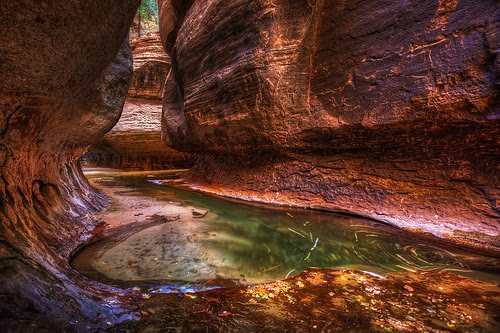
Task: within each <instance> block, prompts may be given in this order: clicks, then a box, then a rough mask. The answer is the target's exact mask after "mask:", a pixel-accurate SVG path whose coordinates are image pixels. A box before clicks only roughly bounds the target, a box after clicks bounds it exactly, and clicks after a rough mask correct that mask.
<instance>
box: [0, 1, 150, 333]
mask: <svg viewBox="0 0 500 333" xmlns="http://www.w3.org/2000/svg"><path fill="white" fill-rule="evenodd" d="M139 2H140V1H138V0H126V1H122V0H120V1H118V0H110V1H61V0H54V1H50V2H46V1H42V2H40V1H32V0H21V1H7V2H4V3H2V10H1V11H0V29H1V31H2V34H1V35H0V48H1V52H0V327H2V330H5V331H18V330H25V329H27V328H29V330H30V331H34V330H37V331H39V330H40V329H46V331H51V332H55V331H56V328H57V329H58V330H57V331H62V330H66V331H72V330H77V331H84V330H87V329H88V328H87V325H90V326H92V327H93V328H98V327H100V326H102V325H104V326H106V321H109V322H115V321H116V320H117V317H116V316H114V315H112V314H111V307H109V306H107V305H106V304H104V302H105V301H106V298H104V295H105V294H104V293H103V292H104V291H105V290H104V289H102V287H99V286H94V288H93V289H94V290H93V291H92V290H91V289H90V288H88V286H89V282H88V281H86V280H84V279H82V278H81V277H80V275H79V274H77V273H76V272H74V271H73V270H72V269H71V268H70V267H69V264H68V257H69V255H70V253H71V251H72V250H73V249H74V248H75V247H76V245H77V244H78V243H80V242H81V241H82V237H83V235H85V234H88V232H89V231H90V230H92V229H93V227H94V221H93V220H92V218H91V215H90V214H92V213H96V212H97V211H98V210H99V209H101V208H102V207H103V205H104V204H105V203H106V200H105V198H104V197H103V196H101V195H99V194H98V193H96V192H95V191H94V190H93V189H92V188H91V187H90V185H89V184H88V182H87V181H86V179H85V178H84V177H83V175H82V174H81V171H80V170H79V167H78V165H77V161H78V157H79V156H80V155H81V154H82V153H83V152H84V151H85V149H86V147H87V146H88V145H90V144H92V143H94V142H95V141H97V140H98V139H99V138H100V137H102V136H103V135H104V134H105V133H106V132H107V131H109V130H110V129H111V128H112V127H113V125H114V124H115V123H116V122H117V121H118V118H119V117H120V113H121V109H122V107H123V103H124V99H125V96H126V93H127V89H128V85H129V83H130V78H131V74H132V59H131V52H130V48H129V44H128V41H127V33H128V28H129V26H130V23H131V21H132V19H133V16H134V13H135V10H136V8H137V6H138V5H139ZM23 327H24V328H23Z"/></svg>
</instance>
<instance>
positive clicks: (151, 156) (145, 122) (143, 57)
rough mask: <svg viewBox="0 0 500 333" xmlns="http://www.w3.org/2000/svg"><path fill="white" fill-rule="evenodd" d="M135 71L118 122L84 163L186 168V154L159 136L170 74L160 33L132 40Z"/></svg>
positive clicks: (90, 150) (144, 168)
mask: <svg viewBox="0 0 500 333" xmlns="http://www.w3.org/2000/svg"><path fill="white" fill-rule="evenodd" d="M132 55H133V63H134V72H133V75H132V82H131V85H130V89H129V91H128V96H129V97H128V99H127V101H126V103H125V107H124V109H123V114H122V116H121V118H120V121H119V122H118V123H117V125H116V126H115V127H113V129H112V130H111V131H110V132H109V133H108V134H106V135H105V136H104V138H102V139H101V140H99V141H98V142H97V143H95V144H94V145H92V146H91V147H90V148H89V150H88V152H87V153H86V154H85V155H84V165H86V166H97V167H114V168H127V169H139V170H153V169H175V168H186V167H189V166H191V165H192V162H191V161H190V157H189V155H188V154H186V153H181V152H178V151H176V150H174V149H172V148H168V147H167V146H166V145H165V143H164V142H163V140H162V139H161V110H162V103H161V98H162V94H163V85H164V83H165V80H166V78H167V77H168V75H169V73H170V58H169V57H168V55H167V54H165V51H164V50H163V47H162V44H161V41H160V36H159V35H158V34H150V35H148V36H146V37H143V38H140V39H136V40H134V41H132Z"/></svg>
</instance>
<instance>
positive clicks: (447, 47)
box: [160, 0, 500, 249]
mask: <svg viewBox="0 0 500 333" xmlns="http://www.w3.org/2000/svg"><path fill="white" fill-rule="evenodd" d="M496 9H497V5H496V2H495V1H494V0H481V1H475V2H472V1H456V0H449V1H446V0H440V1H433V0H418V1H403V0H401V1H395V2H390V3H388V2H387V1H383V0H369V1H336V2H333V1H323V0H317V1H305V0H304V1H291V0H275V1H272V2H271V1H267V0H257V1H250V0H235V1H231V2H230V3H228V2H227V1H222V0H212V1H208V2H207V1H200V0H194V1H175V0H163V1H160V26H161V31H160V34H161V37H162V41H163V45H164V48H165V50H166V51H167V53H169V55H170V57H171V59H172V75H170V76H169V77H168V79H167V82H166V89H165V93H164V97H163V118H162V119H163V120H162V124H163V131H164V137H165V139H166V142H167V143H168V144H169V145H170V146H171V147H173V148H175V149H179V150H183V151H186V152H191V153H195V154H197V155H198V158H197V164H196V166H195V168H193V170H192V172H191V180H192V181H193V183H194V182H196V186H197V187H198V188H200V189H203V190H207V191H212V192H216V193H219V194H224V195H229V196H234V197H239V198H243V199H248V200H260V201H266V202H274V203H280V204H292V205H301V206H307V207H316V208H322V209H328V210H337V211H348V212H351V213H356V214H360V215H364V216H369V217H372V218H375V219H378V220H381V221H384V222H388V223H391V224H394V225H397V226H401V227H408V228H411V229H420V230H423V231H429V232H432V233H434V234H437V235H440V236H445V237H452V238H454V239H456V240H458V239H463V240H465V241H472V242H473V243H475V244H476V245H477V244H479V243H483V244H485V243H488V244H493V245H494V246H495V247H496V248H497V249H498V247H499V234H500V223H499V217H500V215H499V209H498V205H497V202H498V200H499V199H500V190H499V187H500V184H499V176H498V175H499V172H498V160H499V157H500V156H499V155H500V146H499V143H498V137H499V134H500V127H499V117H500V112H499V108H498V105H500V103H498V102H499V101H498V95H497V90H498V86H497V84H498V60H497V54H498V50H499V45H500V44H499V40H498V33H497V31H498V19H496V18H495V10H496Z"/></svg>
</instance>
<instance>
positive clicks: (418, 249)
mask: <svg viewBox="0 0 500 333" xmlns="http://www.w3.org/2000/svg"><path fill="white" fill-rule="evenodd" d="M87 177H88V178H89V179H90V180H91V182H93V183H94V184H96V185H97V186H99V187H101V188H107V189H111V190H113V189H115V190H116V191H115V192H116V193H119V195H122V196H127V197H130V198H134V197H135V198H150V199H151V200H153V201H154V202H157V203H156V204H157V205H159V206H172V207H174V206H175V207H177V209H178V211H180V213H179V216H180V218H179V219H178V220H176V221H173V222H168V223H163V224H160V225H154V226H151V227H150V228H146V229H144V230H140V231H138V232H136V233H133V234H130V235H127V236H126V237H124V236H122V237H118V238H116V236H114V237H115V238H116V239H115V240H114V241H112V242H108V243H107V244H106V245H105V246H102V245H100V243H96V244H95V245H91V246H89V248H90V249H92V247H94V249H93V250H92V251H91V252H87V254H86V250H87V249H84V250H83V251H82V253H81V254H80V255H79V256H80V257H81V258H80V260H78V257H79V256H77V258H76V259H77V260H75V261H74V262H76V264H74V265H75V267H76V268H77V269H79V266H81V267H83V266H85V265H87V266H91V267H92V269H94V270H95V271H96V272H98V273H99V274H102V275H103V276H106V277H107V278H109V279H111V280H113V281H120V280H121V281H127V280H128V281H140V280H143V281H146V280H147V281H151V280H155V281H188V282H200V281H207V280H214V279H215V280H221V279H222V280H223V279H229V280H237V281H238V282H239V283H258V282H268V281H273V280H277V279H283V278H285V277H290V276H294V275H297V274H299V273H301V272H303V271H304V270H306V269H308V268H310V267H323V268H333V269H337V268H338V269H341V268H342V269H344V268H345V269H351V268H353V269H361V270H364V271H368V272H371V273H373V274H378V275H384V273H387V272H391V271H404V270H407V271H414V270H417V269H435V270H447V271H452V272H456V273H458V274H462V275H468V276H471V277H474V278H478V279H483V280H493V281H499V275H498V274H496V273H495V270H496V269H497V268H496V266H497V264H498V257H495V256H490V257H489V256H485V255H484V254H474V253H472V252H470V251H468V250H464V249H459V248H455V247H453V246H452V247H450V246H449V245H443V242H442V241H439V240H429V239H426V240H423V239H420V240H419V236H417V235H414V234H408V233H405V232H402V231H400V230H398V229H396V228H393V227H390V226H386V225H383V224H381V223H378V222H374V221H371V220H368V219H363V218H359V217H352V216H346V215H340V214H331V213H325V212H319V211H312V210H299V209H288V208H286V209H285V208H276V207H264V206H262V205H249V204H243V203H240V202H235V201H228V200H222V199H219V198H216V197H212V196H208V195H205V194H202V193H198V192H194V191H190V190H186V189H183V188H182V187H181V186H179V185H178V184H176V183H171V182H168V181H167V182H165V180H169V179H175V178H177V177H178V173H177V172H174V171H162V172H119V171H111V170H101V171H93V172H87ZM123 188H125V189H126V190H125V191H124V190H123ZM117 189H120V191H118V190H117ZM116 193H115V194H116ZM128 208H129V209H130V207H128ZM111 209H115V210H116V209H118V210H119V209H120V208H119V207H116V206H115V207H113V206H112V207H111ZM193 209H196V210H198V211H201V212H204V211H208V213H207V214H206V215H205V216H203V217H201V218H199V217H198V218H196V217H195V216H193V215H192V214H191V213H192V210H193ZM183 210H184V211H185V212H187V215H186V214H184V213H183ZM195 214H196V213H195ZM96 247H97V248H98V249H97V250H96ZM99 247H102V248H99ZM89 253H91V255H89ZM82 263H83V264H82ZM81 270H85V269H83V268H82V269H81ZM487 271H488V272H487Z"/></svg>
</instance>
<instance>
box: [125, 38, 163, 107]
mask: <svg viewBox="0 0 500 333" xmlns="http://www.w3.org/2000/svg"><path fill="white" fill-rule="evenodd" d="M131 49H132V54H133V57H134V74H133V76H132V82H131V83H130V88H129V91H128V95H129V96H130V97H137V98H150V99H156V100H161V97H162V94H163V85H164V84H165V80H166V78H167V76H168V73H169V71H170V58H169V57H168V55H167V54H165V52H164V50H163V47H162V44H161V40H160V35H159V34H149V35H147V36H146V37H142V38H139V39H136V40H134V41H132V42H131Z"/></svg>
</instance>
